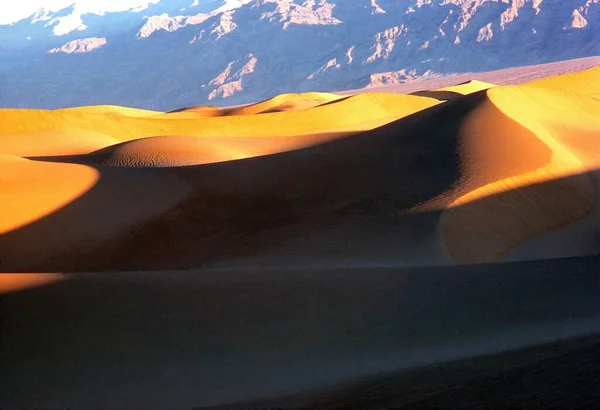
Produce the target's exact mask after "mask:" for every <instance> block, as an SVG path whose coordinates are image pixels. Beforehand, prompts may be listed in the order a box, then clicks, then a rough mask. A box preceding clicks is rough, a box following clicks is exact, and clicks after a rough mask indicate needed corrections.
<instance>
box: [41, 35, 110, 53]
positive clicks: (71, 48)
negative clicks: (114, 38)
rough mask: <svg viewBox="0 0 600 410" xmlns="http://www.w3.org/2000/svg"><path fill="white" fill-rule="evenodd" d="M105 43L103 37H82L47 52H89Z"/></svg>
mask: <svg viewBox="0 0 600 410" xmlns="http://www.w3.org/2000/svg"><path fill="white" fill-rule="evenodd" d="M104 45H106V39H105V38H97V37H90V38H82V39H79V40H73V41H69V42H68V43H66V44H64V45H63V46H61V47H58V48H53V49H52V50H50V51H48V53H49V54H56V53H65V54H75V53H89V52H91V51H94V50H96V49H98V48H100V47H102V46H104Z"/></svg>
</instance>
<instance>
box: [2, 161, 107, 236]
mask: <svg viewBox="0 0 600 410" xmlns="http://www.w3.org/2000/svg"><path fill="white" fill-rule="evenodd" d="M0 173H1V174H0V175H1V176H0V192H2V201H0V235H2V234H4V233H6V232H10V231H13V230H15V229H18V228H20V227H22V226H25V225H27V224H30V223H32V222H34V221H37V220H39V219H41V218H43V217H45V216H47V215H50V214H52V213H53V212H55V211H57V210H58V209H61V208H62V207H64V206H66V205H68V204H69V203H71V202H73V201H74V200H75V199H77V198H79V197H81V196H82V195H84V194H85V193H86V192H88V191H89V190H90V189H92V187H93V186H94V185H96V183H97V182H98V180H99V177H100V174H99V173H98V171H96V170H95V169H93V168H91V167H88V166H85V165H76V164H64V163H49V162H38V161H30V160H26V159H22V158H19V157H15V156H10V155H7V154H0Z"/></svg>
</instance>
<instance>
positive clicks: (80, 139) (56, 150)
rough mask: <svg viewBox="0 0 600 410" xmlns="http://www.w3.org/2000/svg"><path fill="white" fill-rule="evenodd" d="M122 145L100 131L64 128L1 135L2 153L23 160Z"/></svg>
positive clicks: (0, 150) (73, 153) (0, 148)
mask: <svg viewBox="0 0 600 410" xmlns="http://www.w3.org/2000/svg"><path fill="white" fill-rule="evenodd" d="M118 142H119V141H118V140H116V139H114V138H112V137H109V136H108V135H105V134H102V133H99V132H95V131H89V130H81V129H70V128H64V129H60V130H47V131H32V132H29V133H24V134H4V135H0V153H6V154H13V155H18V156H21V157H42V156H59V155H76V154H87V153H90V152H93V151H97V150H99V149H101V148H104V147H107V146H109V145H113V144H116V143H118Z"/></svg>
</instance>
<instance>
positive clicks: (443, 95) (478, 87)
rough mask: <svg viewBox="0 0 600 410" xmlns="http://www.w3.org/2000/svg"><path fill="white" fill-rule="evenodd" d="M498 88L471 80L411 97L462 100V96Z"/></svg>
mask: <svg viewBox="0 0 600 410" xmlns="http://www.w3.org/2000/svg"><path fill="white" fill-rule="evenodd" d="M492 87H496V85H495V84H491V83H486V82H483V81H477V80H471V81H467V82H464V83H460V84H456V85H451V86H448V87H443V88H438V89H435V90H428V91H417V92H414V93H412V94H411V95H416V96H419V97H429V98H435V99H436V100H441V101H448V100H451V99H454V98H460V97H461V96H464V95H468V94H473V93H476V92H479V91H483V90H487V89H489V88H492Z"/></svg>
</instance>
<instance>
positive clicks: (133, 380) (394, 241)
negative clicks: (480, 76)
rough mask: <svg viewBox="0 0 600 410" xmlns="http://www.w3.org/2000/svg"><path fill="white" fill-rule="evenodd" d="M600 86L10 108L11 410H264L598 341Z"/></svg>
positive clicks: (2, 286)
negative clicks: (239, 408) (450, 367)
mask: <svg viewBox="0 0 600 410" xmlns="http://www.w3.org/2000/svg"><path fill="white" fill-rule="evenodd" d="M436 84H437V83H436ZM598 84H600V69H591V70H587V71H583V72H581V73H574V74H567V75H565V76H559V77H555V78H549V79H543V80H536V81H533V82H531V83H526V84H522V85H518V86H514V85H513V86H506V85H498V86H494V85H493V84H491V83H484V82H478V81H473V82H467V83H464V82H463V83H462V84H458V85H454V86H449V87H448V86H440V87H433V86H432V87H431V90H429V91H423V92H419V93H416V95H401V94H393V93H363V94H356V95H352V96H345V97H341V96H339V95H333V94H322V93H306V94H286V95H282V96H276V97H274V98H272V99H269V100H265V101H262V102H259V103H257V104H252V105H246V106H240V107H228V108H218V107H210V106H197V107H188V108H185V109H182V110H179V111H178V112H171V113H157V112H149V111H144V110H137V109H134V108H126V107H114V106H93V107H76V108H69V109H61V110H55V111H44V110H0V192H2V201H0V271H2V272H11V274H9V275H0V294H2V297H3V301H2V306H3V308H4V306H7V311H6V312H8V313H5V312H4V311H3V312H2V313H3V315H4V316H3V318H2V319H3V326H4V328H3V330H4V329H8V331H9V333H8V334H9V337H7V338H6V339H4V338H3V343H2V344H0V356H1V357H3V358H4V357H6V358H7V360H6V361H3V374H7V375H8V376H9V377H7V380H8V382H7V383H2V384H0V397H1V398H2V399H0V407H3V406H8V407H23V408H24V407H44V408H47V407H56V408H58V407H72V408H79V407H81V408H89V407H93V406H97V405H99V404H100V405H101V406H103V407H108V408H120V407H124V406H123V403H125V402H126V403H127V407H139V408H165V407H169V406H173V405H176V406H178V407H192V406H204V405H223V404H227V403H232V402H241V403H250V402H248V400H252V399H260V398H261V397H265V398H267V399H268V398H272V397H275V396H280V395H286V394H297V393H300V392H301V391H302V390H305V389H306V390H307V391H309V392H311V391H313V390H315V391H316V390H318V389H321V388H323V387H327V386H334V385H335V384H336V383H340V382H344V381H348V380H351V379H357V378H362V377H365V376H368V375H370V374H377V373H380V372H383V371H396V370H398V369H404V368H407V367H411V366H415V365H419V364H427V363H431V362H436V361H444V360H449V359H452V358H457V357H466V356H472V355H474V354H482V353H494V352H498V351H501V350H506V349H509V348H514V347H519V346H524V345H528V344H538V343H542V342H546V341H551V340H558V339H561V338H566V337H570V336H575V335H581V334H586V333H590V332H595V331H597V330H598V323H600V318H599V317H598V315H597V314H596V313H597V312H598V309H597V307H598V306H597V305H598V302H597V301H598V298H597V297H595V296H597V291H598V283H600V282H598V269H597V266H598V254H600V241H599V239H598V238H599V237H598V232H600V206H599V204H600V152H599V151H598V147H600V100H598V99H597V98H596V96H597V95H598V94H599V93H600V89H599V88H598ZM557 257H564V258H568V259H557ZM575 257H578V258H575ZM506 261H511V262H512V263H505V262H506ZM127 271H135V273H125V272H127ZM16 272H20V274H19V273H16ZM26 272H34V273H35V274H34V273H31V274H28V273H26ZM37 272H43V273H41V274H38V273H37ZM78 272H79V273H81V272H84V273H82V274H78ZM86 272H87V273H86ZM90 272H93V273H90ZM507 301H510V303H507ZM5 340H6V343H5ZM470 369H471V368H470ZM475 370H476V372H475V373H476V374H477V375H479V374H481V373H480V369H479V370H477V369H475ZM475 370H474V371H475ZM477 372H479V373H477ZM484 376H485V375H484ZM421 380H422V379H421ZM461 380H462V379H461ZM434 390H435V389H434ZM329 391H330V392H331V391H333V392H335V391H336V390H335V389H333V390H329ZM149 392H150V393H149ZM347 394H354V391H350V392H348V391H344V394H342V396H340V397H342V398H341V399H339V400H344V398H343V397H346V395H347ZM290 397H292V396H290ZM306 397H308V396H306ZM419 397H420V398H422V396H419ZM447 397H449V396H447ZM337 400H338V399H335V400H334V402H333V403H332V404H336V405H339V401H337ZM434 402H435V400H434ZM256 403H263V404H264V403H269V401H268V400H267V401H258V402H256ZM324 403H330V401H327V400H325V401H324ZM342 407H343V406H342Z"/></svg>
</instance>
